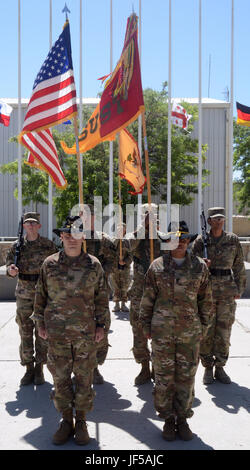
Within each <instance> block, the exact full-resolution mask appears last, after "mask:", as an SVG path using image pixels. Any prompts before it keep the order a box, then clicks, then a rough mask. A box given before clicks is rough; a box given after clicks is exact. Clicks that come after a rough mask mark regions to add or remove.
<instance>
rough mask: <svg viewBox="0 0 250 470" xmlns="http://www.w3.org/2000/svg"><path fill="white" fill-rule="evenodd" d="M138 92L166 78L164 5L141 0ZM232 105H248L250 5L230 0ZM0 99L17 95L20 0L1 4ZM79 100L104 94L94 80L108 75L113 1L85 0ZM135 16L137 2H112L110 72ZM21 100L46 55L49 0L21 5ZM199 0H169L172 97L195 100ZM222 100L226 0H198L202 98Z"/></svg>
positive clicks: (74, 10) (227, 53) (57, 23)
mask: <svg viewBox="0 0 250 470" xmlns="http://www.w3.org/2000/svg"><path fill="white" fill-rule="evenodd" d="M141 3H142V56H141V70H142V83H143V88H147V87H151V88H153V89H156V90H160V89H161V87H162V83H163V82H164V81H165V80H167V79H168V5H169V3H168V0H154V1H152V0H141ZM234 3H235V42H234V48H235V59H234V102H235V101H239V102H241V103H243V104H245V105H247V106H250V87H249V83H248V82H249V80H248V77H249V76H250V49H249V41H248V30H249V17H250V1H249V0H235V2H234ZM64 4H65V0H53V2H52V5H53V31H52V37H53V42H54V41H55V40H56V39H57V37H58V36H59V34H60V33H61V30H62V26H63V23H64V19H65V15H64V14H63V13H62V9H63V7H64ZM79 4H80V2H79V0H67V5H68V7H69V9H70V10H71V13H70V15H69V19H70V27H71V42H72V57H73V64H74V72H75V81H76V86H77V91H78V94H79ZM0 5H1V38H2V41H1V49H0V58H1V69H2V71H3V70H4V73H1V74H0V97H2V98H15V97H17V95H18V74H17V73H18V39H17V38H18V35H17V30H18V0H8V1H5V0H0ZM82 5H83V44H82V47H83V96H84V97H96V96H97V94H98V93H99V92H101V91H102V87H101V84H100V82H99V81H98V80H97V79H98V78H99V77H101V76H103V75H105V74H107V73H109V71H110V0H82ZM132 8H134V11H135V12H136V13H137V14H138V13H139V0H113V67H114V66H115V65H116V62H117V60H118V59H119V56H120V53H121V49H122V45H123V41H124V35H125V29H126V20H127V17H128V16H129V15H130V14H131V12H132ZM21 16H22V17H21V30H22V31H21V33H22V46H21V48H22V49H21V50H22V54H21V59H22V96H23V97H24V98H29V97H30V95H31V91H32V86H33V83H34V80H35V77H36V75H37V73H38V71H39V69H40V67H41V65H42V63H43V62H44V60H45V58H46V56H47V54H48V51H49V0H43V1H40V0H21ZM198 28H199V0H188V1H187V0H172V96H173V97H197V96H198ZM209 56H211V74H210V90H209V96H210V98H215V99H219V100H221V99H225V94H223V92H224V91H225V90H226V87H228V88H229V90H230V64H231V0H202V96H203V97H207V96H208V77H209Z"/></svg>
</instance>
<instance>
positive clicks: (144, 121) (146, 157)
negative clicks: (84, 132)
mask: <svg viewBox="0 0 250 470" xmlns="http://www.w3.org/2000/svg"><path fill="white" fill-rule="evenodd" d="M142 128H143V137H144V151H145V166H146V177H147V191H148V204H149V207H150V209H149V211H150V212H151V202H152V201H151V185H150V173H149V156H148V141H147V129H146V118H145V111H143V114H142ZM149 241H150V261H151V263H152V262H153V261H154V243H153V230H152V220H151V217H149Z"/></svg>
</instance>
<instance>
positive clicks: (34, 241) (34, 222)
mask: <svg viewBox="0 0 250 470" xmlns="http://www.w3.org/2000/svg"><path fill="white" fill-rule="evenodd" d="M40 228H41V224H40V214H38V213H37V212H27V213H26V214H24V215H23V217H22V219H21V221H20V223H19V229H18V240H17V241H16V242H14V244H13V245H12V247H11V248H10V250H9V251H8V253H7V258H6V269H7V272H6V274H7V276H11V277H16V276H18V281H17V286H16V306H17V311H16V322H17V324H18V326H19V333H20V339H21V343H20V348H19V352H20V359H21V365H22V366H25V367H26V373H25V374H24V376H23V378H22V379H21V383H20V385H28V384H30V383H32V382H34V384H35V385H41V384H43V383H44V375H43V364H45V363H46V361H47V342H46V341H44V340H43V339H42V338H40V337H39V335H38V333H37V329H35V342H34V338H33V333H34V323H33V321H32V320H31V319H30V316H31V315H32V312H33V306H34V299H35V287H36V283H37V280H38V277H39V270H40V267H41V265H42V263H43V261H44V260H45V258H47V256H49V255H51V254H52V253H55V252H56V251H57V248H56V246H55V245H54V243H53V242H52V241H50V240H48V239H47V238H45V237H41V236H40V235H39V233H38V232H39V230H40ZM23 229H24V230H25V232H26V235H24V236H23Z"/></svg>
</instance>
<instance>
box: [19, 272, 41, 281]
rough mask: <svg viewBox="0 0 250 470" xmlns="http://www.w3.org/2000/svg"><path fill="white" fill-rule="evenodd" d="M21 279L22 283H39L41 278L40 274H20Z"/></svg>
mask: <svg viewBox="0 0 250 470" xmlns="http://www.w3.org/2000/svg"><path fill="white" fill-rule="evenodd" d="M18 276H19V279H21V280H22V281H37V280H38V278H39V274H23V273H19V275H18Z"/></svg>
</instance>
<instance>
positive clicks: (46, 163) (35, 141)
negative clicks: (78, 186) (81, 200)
mask: <svg viewBox="0 0 250 470" xmlns="http://www.w3.org/2000/svg"><path fill="white" fill-rule="evenodd" d="M21 143H22V144H23V145H25V147H27V149H28V150H29V151H30V153H29V156H28V160H27V162H25V163H27V164H28V165H30V166H32V167H34V168H38V169H40V170H43V171H46V173H48V174H49V175H50V177H51V178H52V180H53V182H54V183H55V184H56V186H57V187H58V188H60V189H65V188H66V186H67V181H66V179H65V177H64V174H63V171H62V169H61V166H60V163H59V159H58V154H57V149H56V145H55V142H54V139H53V136H52V133H51V131H50V129H45V130H42V131H39V132H28V133H27V134H24V135H22V137H21Z"/></svg>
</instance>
